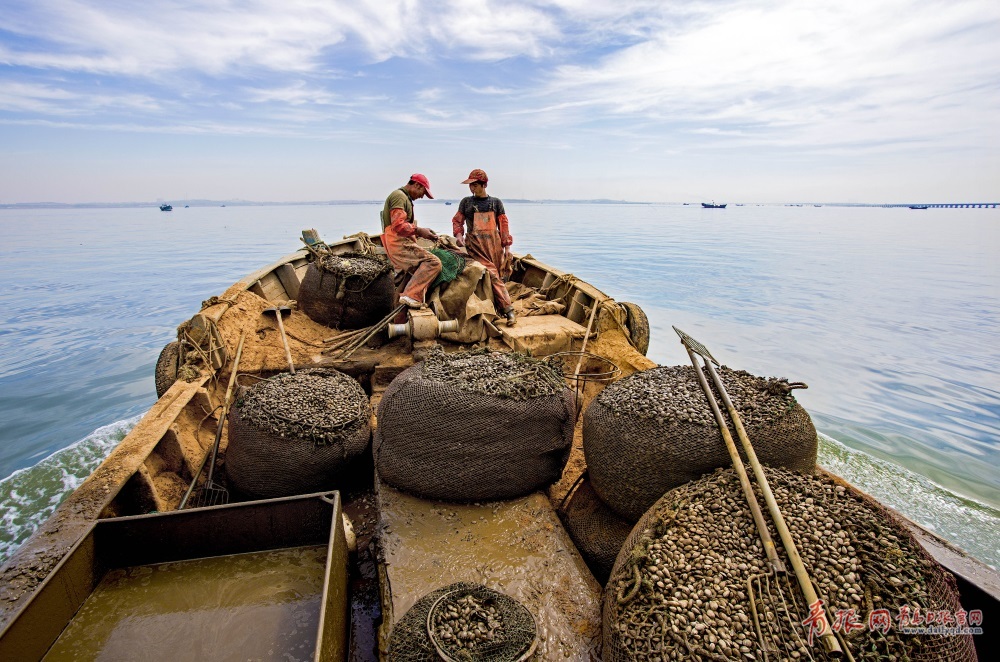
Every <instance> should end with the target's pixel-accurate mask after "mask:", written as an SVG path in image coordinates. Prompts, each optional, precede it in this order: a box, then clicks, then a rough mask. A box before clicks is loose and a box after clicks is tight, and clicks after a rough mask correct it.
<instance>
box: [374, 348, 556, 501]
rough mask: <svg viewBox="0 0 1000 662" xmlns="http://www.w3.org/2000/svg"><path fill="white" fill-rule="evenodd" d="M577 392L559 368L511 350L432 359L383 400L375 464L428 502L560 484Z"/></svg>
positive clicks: (509, 495)
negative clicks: (568, 384) (564, 379)
mask: <svg viewBox="0 0 1000 662" xmlns="http://www.w3.org/2000/svg"><path fill="white" fill-rule="evenodd" d="M573 403H574V400H573V391H572V390H570V389H569V388H568V387H566V385H565V382H564V381H563V379H562V376H561V374H560V373H559V372H558V370H557V369H555V368H553V367H552V366H550V365H549V364H547V363H545V362H543V361H537V360H534V359H530V358H528V357H525V356H523V355H520V354H515V353H506V352H488V351H473V352H458V353H455V354H445V353H444V352H442V351H440V350H438V351H435V352H432V353H431V354H430V355H429V356H428V358H427V360H425V361H424V362H422V363H419V364H417V365H415V366H413V367H412V368H408V369H407V370H405V371H403V372H402V373H400V374H399V375H398V376H397V377H396V378H395V379H394V380H393V381H392V383H391V384H389V387H388V388H387V389H386V391H385V393H384V394H383V396H382V401H381V402H380V403H379V407H378V427H377V429H376V430H375V435H374V444H373V447H374V455H375V467H376V469H377V470H378V474H379V476H380V477H381V478H382V479H383V480H385V481H386V482H387V483H389V484H390V485H392V486H393V487H396V488H398V489H400V490H403V491H405V492H409V493H411V494H415V495H417V496H422V497H424V498H428V499H444V500H450V501H482V500H496V499H513V498H515V497H519V496H523V495H525V494H530V493H531V492H534V491H535V490H538V489H540V488H542V487H544V486H546V485H548V484H550V483H552V482H555V481H556V480H558V479H559V476H560V475H561V474H562V470H563V467H564V466H565V464H566V460H567V458H568V456H569V450H570V446H571V444H572V442H573V422H574V421H573V419H574V404H573Z"/></svg>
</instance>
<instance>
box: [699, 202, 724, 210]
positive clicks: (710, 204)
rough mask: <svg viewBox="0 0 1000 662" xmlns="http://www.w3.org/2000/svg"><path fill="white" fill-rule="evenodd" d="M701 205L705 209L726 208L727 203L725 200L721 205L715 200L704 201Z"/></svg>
mask: <svg viewBox="0 0 1000 662" xmlns="http://www.w3.org/2000/svg"><path fill="white" fill-rule="evenodd" d="M701 206H702V207H704V208H705V209H725V208H726V203H725V202H723V203H722V204H721V205H717V204H715V203H714V202H703V203H701Z"/></svg>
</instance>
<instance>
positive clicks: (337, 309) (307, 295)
mask: <svg viewBox="0 0 1000 662" xmlns="http://www.w3.org/2000/svg"><path fill="white" fill-rule="evenodd" d="M394 294H395V286H394V284H393V281H392V265H391V264H389V262H388V261H387V260H384V259H382V258H380V257H376V256H373V255H363V254H360V253H344V254H341V255H326V256H324V257H322V258H320V259H318V260H317V261H316V262H313V263H311V264H310V265H309V266H308V267H307V269H306V274H305V276H304V277H303V278H302V284H301V285H300V286H299V294H298V306H299V310H301V311H302V312H304V313H305V314H306V315H308V316H309V318H310V319H311V320H313V321H314V322H318V323H320V324H323V325H324V326H328V327H331V328H334V329H361V328H364V327H367V326H371V325H372V324H375V323H376V322H378V321H379V320H381V319H382V318H383V317H385V316H386V315H388V314H389V312H390V311H391V310H392V305H393V296H394Z"/></svg>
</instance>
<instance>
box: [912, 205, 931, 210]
mask: <svg viewBox="0 0 1000 662" xmlns="http://www.w3.org/2000/svg"><path fill="white" fill-rule="evenodd" d="M910 209H927V205H910Z"/></svg>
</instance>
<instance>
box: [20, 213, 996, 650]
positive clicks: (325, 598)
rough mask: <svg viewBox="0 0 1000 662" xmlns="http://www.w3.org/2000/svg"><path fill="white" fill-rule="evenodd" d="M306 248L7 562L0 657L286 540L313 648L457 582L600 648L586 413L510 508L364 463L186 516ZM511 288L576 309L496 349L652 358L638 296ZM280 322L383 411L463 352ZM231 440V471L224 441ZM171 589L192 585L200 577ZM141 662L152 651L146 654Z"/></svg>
mask: <svg viewBox="0 0 1000 662" xmlns="http://www.w3.org/2000/svg"><path fill="white" fill-rule="evenodd" d="M722 206H724V205H722ZM304 234H305V233H304ZM329 250H330V251H332V252H334V253H338V254H340V253H347V252H369V253H370V252H376V253H377V252H379V251H380V250H381V247H380V244H379V243H378V242H377V241H373V240H372V239H371V238H370V237H368V236H367V235H363V234H359V235H356V236H353V237H349V238H345V239H344V240H342V241H340V242H336V243H332V244H330V245H329ZM311 251H312V248H311V247H310V248H307V249H303V250H299V251H297V252H294V253H292V254H290V255H287V256H285V257H283V258H281V259H280V260H278V261H277V262H275V263H274V264H271V265H269V266H267V267H264V268H262V269H260V270H258V271H256V272H254V273H252V274H250V275H248V276H247V277H245V278H243V279H242V280H240V281H238V282H237V283H235V284H234V285H232V286H231V287H229V288H228V289H227V290H226V291H225V292H224V293H222V294H221V295H220V296H218V297H212V298H211V299H208V300H206V301H205V302H204V304H203V308H202V309H201V310H200V311H199V312H198V313H196V314H195V315H194V316H193V317H192V318H191V319H190V320H189V321H188V322H186V323H185V324H184V325H182V328H184V329H186V330H187V332H189V333H190V332H191V330H195V331H198V332H200V334H201V335H200V337H202V338H203V339H204V345H203V350H202V351H203V358H204V361H203V363H202V369H201V372H200V373H199V374H196V375H192V376H189V377H188V380H187V381H186V380H185V379H176V381H173V382H172V384H169V385H167V386H166V387H165V391H164V392H163V394H162V396H161V397H160V398H159V399H158V400H157V402H156V403H155V404H154V405H153V407H152V408H151V409H150V410H149V411H148V412H147V413H146V414H145V416H143V418H142V419H141V420H140V421H139V423H138V424H137V425H136V426H135V428H134V429H133V430H132V431H131V432H130V433H129V434H128V436H126V437H125V439H123V440H122V442H121V443H120V444H119V445H118V446H117V447H116V448H115V450H114V451H112V453H111V454H110V455H109V457H108V458H107V459H106V460H105V461H104V462H103V463H102V464H101V465H100V466H99V467H98V468H97V469H96V470H95V471H94V472H93V474H92V475H91V476H90V477H89V478H88V479H87V480H86V481H85V482H84V483H83V484H82V485H81V486H80V487H79V488H78V489H77V490H76V491H75V492H74V493H73V494H72V495H71V496H70V497H69V498H68V499H67V500H66V501H65V502H64V503H63V504H61V505H60V506H59V508H58V509H57V510H56V511H55V513H54V514H53V515H52V517H50V518H49V519H48V520H47V521H46V522H44V523H43V524H42V526H41V527H40V528H39V530H38V531H37V532H36V533H35V534H34V535H33V536H32V537H31V538H30V539H29V540H28V541H27V542H26V543H25V544H24V545H23V546H22V547H21V548H20V549H18V550H17V551H16V552H15V554H14V555H13V556H12V557H11V558H10V559H9V560H8V561H7V562H6V564H4V566H3V567H2V568H0V659H18V660H30V659H41V658H42V657H43V656H44V655H46V653H47V652H49V651H50V650H51V648H50V647H52V646H53V642H57V641H58V639H59V637H60V636H61V634H62V633H63V631H64V628H67V624H72V623H73V622H74V618H76V617H77V614H78V610H80V608H81V605H82V604H84V602H85V601H86V600H87V599H88V598H89V597H91V596H92V595H96V594H97V592H98V591H100V590H102V589H101V588H100V587H101V586H102V582H104V581H107V577H108V576H110V575H112V574H114V573H118V574H117V575H115V576H118V577H120V576H123V574H124V575H128V574H129V573H130V572H133V570H134V569H135V568H140V570H141V571H142V572H147V573H148V572H153V571H152V570H149V568H151V567H156V568H159V567H161V566H163V565H166V566H170V567H172V568H176V567H182V566H183V567H187V566H184V563H186V562H193V561H194V560H197V559H202V560H203V559H213V558H222V559H225V560H226V563H225V564H224V565H226V566H228V565H231V564H230V563H229V560H234V559H235V560H242V559H244V558H246V555H248V554H249V555H253V554H267V553H273V552H275V551H276V550H285V549H292V550H305V551H302V552H301V553H303V554H306V553H310V554H314V556H315V557H316V559H317V560H316V564H318V565H317V566H316V568H317V569H316V571H315V573H314V574H315V576H316V577H318V578H319V579H318V580H317V581H318V582H319V583H320V589H321V590H320V589H317V591H318V593H317V596H318V597H317V598H316V600H315V605H316V606H315V610H314V614H313V616H312V618H313V620H312V621H311V622H312V626H310V627H306V628H305V631H308V635H309V643H308V645H307V647H310V646H311V648H309V651H308V654H307V655H304V657H309V658H311V659H317V660H320V659H324V660H327V659H328V660H340V659H352V660H364V659H377V658H378V656H379V654H380V653H384V652H385V650H386V647H387V645H388V641H389V639H390V637H391V635H392V629H393V626H394V625H395V624H397V623H399V622H400V619H401V618H402V617H403V616H404V614H405V613H406V611H407V610H408V609H409V608H410V607H411V606H413V605H414V604H415V603H417V602H418V600H419V599H420V598H421V597H422V596H426V595H428V594H429V593H430V592H431V591H433V590H434V589H436V588H438V587H440V586H442V585H443V584H448V583H450V582H452V581H468V582H480V583H484V584H491V585H496V586H502V587H504V588H505V590H507V591H508V592H510V593H511V594H512V595H513V597H514V598H515V599H517V600H521V601H522V602H523V603H524V604H526V605H528V606H529V608H533V609H537V615H536V618H538V619H539V621H540V623H539V625H540V627H539V632H541V633H542V635H541V641H540V642H539V648H538V650H537V651H536V658H533V659H555V658H558V659H598V658H597V657H596V656H597V655H599V639H600V601H601V591H602V588H601V586H600V584H599V583H598V582H597V581H596V580H595V579H594V576H593V575H592V574H591V573H590V572H589V570H588V569H587V567H586V565H585V564H584V563H583V562H582V560H581V558H580V555H579V553H578V552H577V551H576V549H575V547H574V545H573V543H572V541H571V540H570V539H569V537H568V536H567V534H566V531H565V530H564V529H563V526H562V524H561V523H560V519H559V517H557V515H556V510H557V508H558V506H559V504H560V503H561V502H562V501H563V500H564V498H565V496H566V495H567V493H568V492H569V490H570V488H571V486H572V484H573V483H574V482H575V481H576V480H577V479H578V478H579V477H580V475H581V474H582V473H583V472H584V471H585V469H586V466H585V460H584V458H583V454H582V451H581V448H580V442H581V424H580V422H579V421H578V422H577V428H576V436H575V439H574V445H573V450H572V452H571V454H570V459H569V461H568V463H567V465H566V469H565V471H564V474H563V476H562V478H561V479H560V480H559V482H557V483H556V484H554V485H552V486H551V487H550V488H549V489H548V490H547V491H546V492H536V493H534V494H531V495H528V496H526V497H522V498H518V499H513V500H510V501H506V502H495V503H486V504H480V503H472V504H446V503H440V502H435V501H429V500H425V499H420V498H417V497H414V496H411V495H408V494H405V493H403V492H401V491H398V490H395V489H393V488H391V487H389V486H388V485H385V484H378V482H377V481H374V482H373V478H372V473H373V472H371V471H370V469H371V466H370V465H368V471H362V472H359V473H358V474H356V475H355V476H353V477H352V478H351V479H349V480H345V482H344V483H343V484H341V485H338V486H336V487H337V489H336V491H331V492H327V493H319V494H306V495H297V496H291V497H283V498H277V499H269V500H268V499H265V500H243V501H239V500H235V501H234V502H233V503H230V504H228V505H220V506H214V507H207V508H193V509H192V508H187V509H183V510H181V509H180V507H181V505H182V503H183V502H184V501H185V500H186V495H187V494H189V492H190V488H191V487H193V486H194V481H197V480H198V476H199V475H200V474H201V471H200V467H202V466H204V462H205V461H206V459H207V457H208V455H209V452H210V451H211V448H212V437H213V434H212V433H213V431H214V430H216V429H219V430H221V429H222V424H221V423H220V422H219V420H218V413H217V410H218V408H217V405H218V404H219V403H220V402H221V401H222V400H223V398H224V395H225V393H226V390H227V384H228V382H229V380H230V378H231V376H232V375H231V372H232V365H233V363H234V356H233V353H234V348H235V347H236V346H237V344H238V338H239V337H240V336H241V335H242V334H243V333H244V331H248V332H249V333H247V335H246V346H245V347H241V350H242V361H243V362H242V363H241V364H240V366H241V368H240V372H244V371H247V370H252V371H253V372H255V373H257V374H259V375H262V376H267V375H274V374H277V373H281V372H283V371H285V370H286V369H287V367H288V366H287V363H286V352H285V349H284V348H283V346H282V343H281V341H280V340H279V334H278V332H277V330H276V328H275V327H274V325H273V323H271V322H269V321H267V320H266V318H265V317H263V316H262V313H263V311H264V310H266V309H273V308H275V307H280V306H282V305H285V304H287V303H289V302H291V301H294V300H296V299H297V297H298V296H299V288H300V285H301V283H302V279H303V276H304V274H305V273H306V271H307V269H308V267H309V264H310V262H311V261H312V259H313V255H312V254H311ZM511 282H516V283H519V284H521V285H523V286H526V287H530V288H535V289H536V290H538V291H540V292H544V293H545V296H547V297H548V298H549V299H550V300H551V299H561V300H564V301H567V302H569V305H568V306H567V307H566V308H565V309H564V310H562V311H561V312H560V313H558V314H556V313H551V314H541V315H536V316H525V317H522V318H520V319H519V320H518V323H517V325H516V326H511V327H507V326H500V325H488V328H489V334H488V338H487V340H486V341H485V342H484V343H483V344H485V345H487V346H488V347H490V348H493V349H497V350H501V351H511V350H517V351H520V352H530V353H532V354H534V355H535V356H544V355H551V354H556V353H558V352H578V353H580V356H583V352H584V350H585V351H586V352H587V353H590V354H592V355H593V356H596V357H599V358H601V359H602V360H604V361H606V362H612V363H613V364H614V365H615V367H616V372H617V377H622V376H626V375H629V374H632V373H634V372H636V371H640V370H645V369H648V368H652V367H655V364H654V363H653V362H652V361H651V360H649V359H648V358H646V357H645V356H644V352H645V349H646V347H647V346H648V341H649V325H648V320H646V319H645V315H644V314H643V313H642V310H641V309H640V308H639V307H638V306H636V305H635V304H631V303H619V302H616V301H614V300H613V299H611V298H610V297H608V296H607V295H605V294H604V293H603V292H601V291H600V290H598V289H597V288H596V287H594V286H593V285H590V284H589V283H586V282H583V281H581V280H579V279H577V278H575V277H573V276H572V275H571V274H567V273H564V272H562V271H559V270H558V269H555V268H553V267H550V266H547V265H545V264H544V263H542V262H540V261H538V260H536V259H534V258H532V257H530V256H516V262H515V269H514V273H513V276H512V278H511ZM279 319H280V318H279ZM283 328H287V330H288V336H289V337H290V338H291V339H292V340H293V343H292V350H291V352H290V354H291V357H292V359H293V360H294V363H295V365H297V366H299V367H300V368H301V367H306V366H310V367H312V366H327V367H335V368H336V369H338V370H340V371H342V372H345V373H347V374H349V375H352V376H355V377H357V378H359V381H360V382H362V383H363V384H365V385H366V390H367V391H368V394H369V395H370V397H371V400H372V402H373V404H375V403H378V402H379V400H380V399H381V398H382V395H383V394H384V393H385V392H386V389H387V387H388V386H389V384H390V383H391V382H392V380H393V378H394V377H395V376H397V375H398V374H400V373H401V372H402V371H403V370H405V369H406V368H408V367H410V366H412V365H414V363H415V361H417V360H419V358H420V354H421V352H422V351H425V350H426V349H427V346H428V344H431V343H433V342H437V343H440V344H442V345H444V346H446V348H450V349H457V346H456V345H457V344H456V343H449V342H448V341H445V340H442V339H440V338H438V339H436V340H427V339H419V338H413V337H407V336H406V335H403V336H399V337H396V338H394V339H391V340H389V341H388V342H386V341H384V340H383V341H382V342H379V343H375V345H376V346H369V345H364V346H359V347H358V348H357V350H356V352H355V353H354V354H353V355H352V356H351V357H350V358H349V359H345V360H334V359H331V358H330V356H329V355H328V353H324V351H323V350H324V348H325V347H326V345H325V344H324V343H323V342H322V339H324V338H323V336H325V335H330V334H333V335H337V332H336V331H334V330H332V329H329V328H326V327H322V326H321V325H317V324H316V323H315V322H313V321H312V320H311V319H309V318H308V317H307V316H306V315H305V314H304V313H302V312H301V311H299V310H294V311H293V312H292V314H291V315H290V316H289V317H288V318H287V319H286V320H285V322H284V327H283ZM414 328H415V327H414ZM282 333H284V331H282ZM317 339H320V340H317ZM640 350H641V351H640ZM245 366H251V367H250V368H246V367H245ZM577 369H578V372H579V364H578V366H577ZM577 383H579V384H581V390H580V391H579V392H578V393H579V396H580V397H581V398H582V400H583V404H584V405H585V404H586V403H587V402H589V401H590V400H592V399H593V398H594V397H595V396H596V395H597V394H598V393H599V392H600V390H601V389H602V388H604V386H605V384H604V383H602V382H601V381H599V380H594V381H587V380H582V381H580V382H577ZM222 439H223V443H222V444H221V447H220V449H219V452H220V464H221V465H222V466H223V467H224V466H225V453H226V450H227V449H226V443H225V439H226V435H222ZM343 516H346V518H347V519H344V517H343ZM348 521H350V522H353V524H352V525H348V524H347V522H348ZM342 522H344V523H343V524H341V523H342ZM908 526H909V527H910V528H911V529H912V530H913V532H914V534H915V535H916V536H917V538H918V539H919V541H920V542H921V544H923V545H924V547H925V548H926V549H927V550H928V551H929V552H930V553H931V554H932V555H933V556H934V557H935V558H936V559H937V560H938V561H939V562H940V563H941V564H943V565H944V566H945V567H946V568H948V569H949V570H950V571H951V572H952V573H954V575H955V577H956V579H957V581H958V585H959V588H960V589H961V591H962V599H963V604H964V605H965V606H966V608H967V609H980V610H983V612H984V614H985V620H986V622H988V623H991V622H992V619H993V618H995V617H996V616H997V615H998V614H1000V611H998V610H997V600H998V597H1000V577H998V575H997V573H996V572H995V571H993V570H992V569H990V568H989V567H987V566H985V565H984V564H982V563H980V562H978V561H976V560H975V559H972V558H969V557H968V556H967V555H965V554H964V553H963V552H962V551H961V550H958V549H957V548H955V547H954V546H952V545H951V544H949V543H948V542H946V541H944V540H943V539H941V538H939V537H937V536H935V535H934V534H932V533H930V532H928V531H926V530H924V529H922V528H920V527H919V526H917V525H916V524H913V523H908ZM376 529H377V531H378V533H377V535H376ZM352 539H354V540H355V541H356V542H355V544H353V545H352V543H351V540H352ZM349 548H353V552H350V553H349V552H348V549H349ZM311 550H318V551H317V552H315V553H314V551H311ZM296 553H298V552H296ZM233 562H234V563H235V561H233ZM261 563H264V561H261ZM171 564H172V565H171ZM135 572H139V571H138V570H136V571H135ZM199 572H203V573H209V574H211V573H213V572H215V571H213V570H211V569H209V570H203V571H199ZM199 576H200V577H202V576H201V575H199ZM212 576H214V575H212ZM199 581H202V580H199ZM251 583H253V581H251ZM178 585H181V586H185V587H187V588H184V589H183V590H184V591H194V589H193V588H190V587H191V584H178ZM320 593H321V596H320ZM553 605H558V607H554V606H553ZM81 611H82V610H81ZM196 611H197V610H196ZM197 613H198V614H200V613H202V612H197ZM196 617H197V616H196ZM174 625H176V624H174ZM81 627H82V628H83V629H86V628H87V627H88V626H87V625H86V623H85V624H84V625H83V626H81ZM149 627H154V626H153V625H150V626H149ZM78 629H79V628H78ZM203 629H204V628H203ZM67 630H68V628H67ZM209 630H210V631H211V632H212V633H213V634H212V635H210V636H218V638H217V639H211V638H210V641H209V644H208V646H209V649H208V652H210V653H213V654H215V656H218V653H219V649H218V648H215V649H214V650H212V647H213V646H214V647H218V646H223V645H229V644H228V643H226V642H228V641H229V639H231V637H222V636H221V635H219V633H218V632H216V631H215V630H212V629H211V628H209ZM254 634H258V632H257V631H256V629H254ZM133 635H134V636H138V634H136V633H133ZM119 643H120V642H119ZM126 643H127V642H126ZM976 643H977V646H981V647H983V649H984V650H985V649H987V648H989V647H990V646H994V645H996V643H997V642H996V635H995V633H991V632H989V631H988V632H987V634H984V635H982V636H980V637H977V642H976ZM135 644H136V645H137V646H138V648H132V653H133V654H134V653H135V651H136V650H141V649H142V642H138V641H137V642H135ZM240 650H245V649H240ZM557 651H560V652H558V654H557ZM202 652H203V653H204V652H205V651H202ZM192 654H193V653H192ZM234 654H236V655H239V652H238V651H237V652H236V653H234ZM279 655H280V651H279ZM143 656H144V657H150V659H156V655H155V651H152V650H149V651H145V652H144V653H143ZM168 658H169V654H168ZM173 659H177V658H173Z"/></svg>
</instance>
